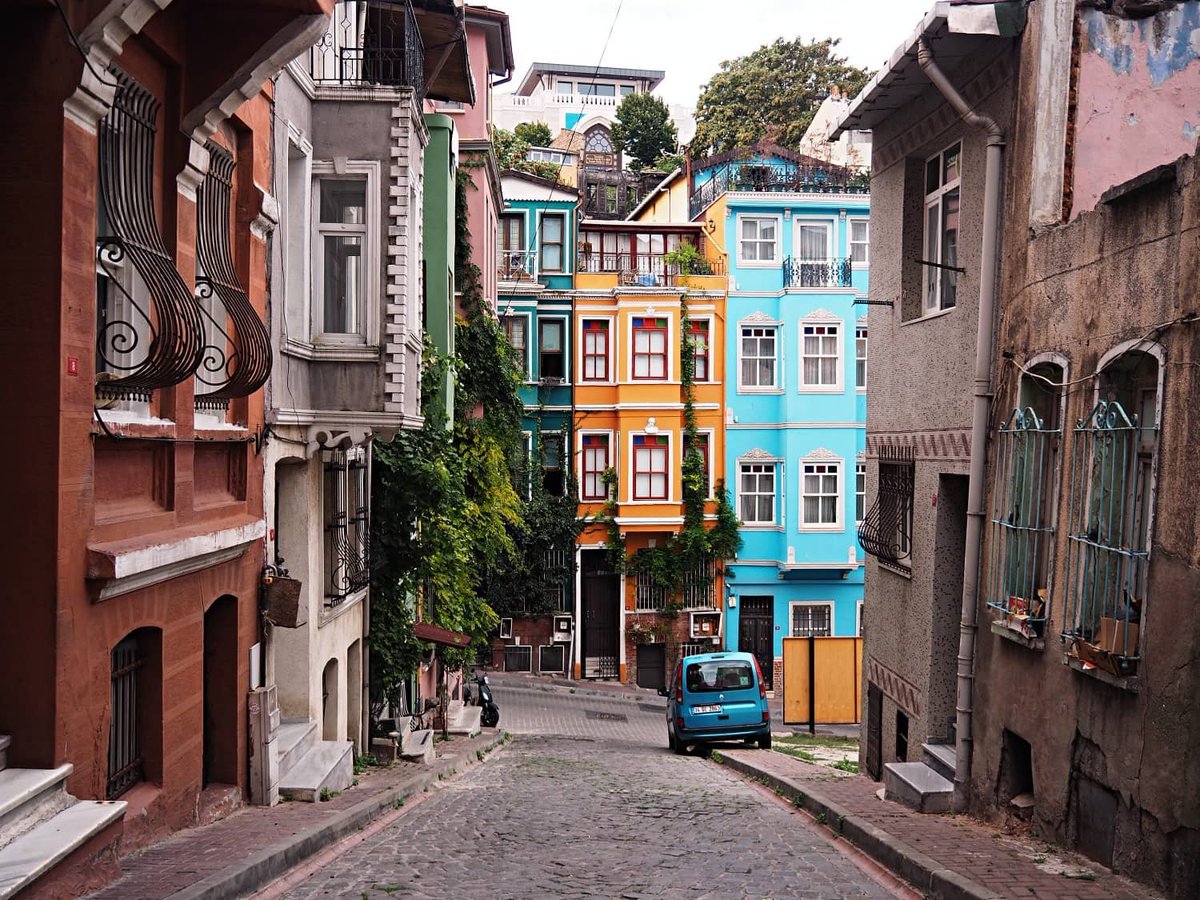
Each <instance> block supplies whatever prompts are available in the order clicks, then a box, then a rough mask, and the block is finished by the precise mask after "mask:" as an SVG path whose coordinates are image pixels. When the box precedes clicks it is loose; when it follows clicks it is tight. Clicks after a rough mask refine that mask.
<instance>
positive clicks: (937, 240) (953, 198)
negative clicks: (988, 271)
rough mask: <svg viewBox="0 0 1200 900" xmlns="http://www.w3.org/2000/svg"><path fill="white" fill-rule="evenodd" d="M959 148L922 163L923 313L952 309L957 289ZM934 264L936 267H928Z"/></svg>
mask: <svg viewBox="0 0 1200 900" xmlns="http://www.w3.org/2000/svg"><path fill="white" fill-rule="evenodd" d="M961 151H962V145H961V144H955V145H954V146H953V147H950V148H948V149H946V150H943V151H942V152H941V153H939V154H938V155H937V156H934V157H933V158H931V159H929V160H928V161H926V163H925V257H924V261H925V291H924V293H925V312H926V313H932V312H937V311H939V310H943V309H951V308H953V307H954V304H955V299H956V291H957V288H958V273H957V272H955V271H954V268H955V267H956V266H957V265H958V208H959V193H958V176H959V156H960V154H961ZM930 263H937V265H929V264H930Z"/></svg>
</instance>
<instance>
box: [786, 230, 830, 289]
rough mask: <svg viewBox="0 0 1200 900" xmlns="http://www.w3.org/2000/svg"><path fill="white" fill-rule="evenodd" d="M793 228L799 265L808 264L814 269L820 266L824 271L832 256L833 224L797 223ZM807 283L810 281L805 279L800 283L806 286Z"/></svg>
mask: <svg viewBox="0 0 1200 900" xmlns="http://www.w3.org/2000/svg"><path fill="white" fill-rule="evenodd" d="M794 228H795V232H796V237H795V240H796V258H797V259H799V260H800V264H801V265H805V264H809V265H812V266H813V267H814V268H815V267H817V266H820V267H821V268H822V269H824V268H825V265H826V263H828V262H829V260H830V258H831V257H832V256H833V223H832V222H803V221H797V222H796V223H795V225H794ZM809 281H810V279H805V280H804V281H803V282H802V283H803V284H808V283H809ZM818 283H819V282H818Z"/></svg>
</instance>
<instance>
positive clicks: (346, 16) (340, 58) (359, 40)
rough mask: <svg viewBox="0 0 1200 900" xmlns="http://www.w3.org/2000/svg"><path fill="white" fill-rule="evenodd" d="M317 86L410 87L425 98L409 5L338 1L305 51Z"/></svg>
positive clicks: (404, 0)
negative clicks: (324, 26) (319, 35)
mask: <svg viewBox="0 0 1200 900" xmlns="http://www.w3.org/2000/svg"><path fill="white" fill-rule="evenodd" d="M309 74H310V75H311V76H312V80H313V82H314V83H315V84H318V85H341V86H348V85H363V84H377V85H384V86H388V87H410V88H412V89H413V90H414V91H415V92H416V94H417V99H418V101H420V100H422V99H423V98H424V95H425V47H424V44H423V43H422V41H421V34H420V32H419V31H418V29H417V18H416V15H415V13H414V12H413V8H412V4H411V3H410V2H409V0H338V3H337V4H336V6H335V7H334V10H333V18H332V20H331V21H330V26H329V30H328V31H327V32H325V34H324V35H323V36H322V38H321V40H319V41H318V42H317V43H316V45H315V46H314V47H313V48H312V49H311V50H310V51H309Z"/></svg>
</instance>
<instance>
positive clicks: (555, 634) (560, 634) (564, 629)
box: [550, 616, 575, 643]
mask: <svg viewBox="0 0 1200 900" xmlns="http://www.w3.org/2000/svg"><path fill="white" fill-rule="evenodd" d="M574 626H575V620H574V618H573V617H571V616H555V617H554V630H553V631H552V632H551V633H550V640H552V641H563V642H567V643H569V642H570V640H571V634H572V632H573V631H574V630H575V629H574Z"/></svg>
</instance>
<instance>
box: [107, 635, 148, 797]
mask: <svg viewBox="0 0 1200 900" xmlns="http://www.w3.org/2000/svg"><path fill="white" fill-rule="evenodd" d="M145 662H146V660H145V658H144V657H143V656H142V652H141V648H140V647H139V645H138V639H137V635H136V634H135V635H131V636H129V637H127V638H125V639H124V640H123V641H121V643H119V644H117V646H116V647H114V648H113V652H112V718H111V719H110V720H109V726H108V785H107V790H108V793H107V796H108V799H110V800H115V799H116V798H117V797H119V796H121V794H123V793H125V792H126V791H127V790H129V789H130V788H131V787H133V786H134V785H135V784H137V783H138V782H140V781H142V780H144V777H145V776H144V771H143V770H144V765H145V759H144V758H143V756H142V753H141V748H140V745H139V741H138V673H139V672H140V671H141V669H142V666H143V665H145Z"/></svg>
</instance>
